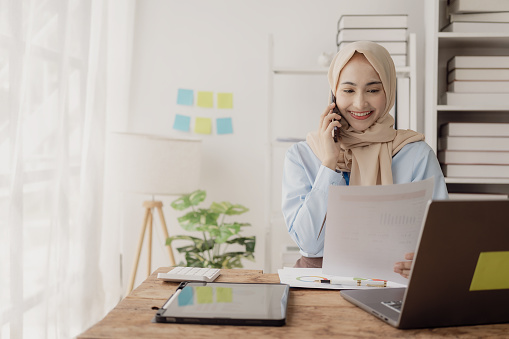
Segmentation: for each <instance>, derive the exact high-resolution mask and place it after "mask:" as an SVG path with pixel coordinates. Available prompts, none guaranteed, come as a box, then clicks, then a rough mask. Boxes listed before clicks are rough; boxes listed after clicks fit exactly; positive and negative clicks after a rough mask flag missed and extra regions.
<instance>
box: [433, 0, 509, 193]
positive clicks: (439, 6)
mask: <svg viewBox="0 0 509 339" xmlns="http://www.w3.org/2000/svg"><path fill="white" fill-rule="evenodd" d="M447 22H448V17H447V1H446V0H432V1H426V18H425V23H426V25H427V26H426V71H425V74H426V79H425V119H424V121H425V134H426V142H427V143H428V144H429V145H430V146H431V147H432V148H433V150H434V151H435V152H437V143H438V138H439V137H440V126H441V125H443V124H445V123H447V122H453V121H454V122H509V97H508V100H507V105H503V106H502V107H485V106H471V105H468V106H467V105H465V106H452V105H443V104H442V103H441V101H440V98H441V96H442V95H443V94H444V93H445V92H446V90H447V89H446V87H447V61H448V60H449V59H450V58H452V57H453V56H456V55H509V32H500V33H454V32H440V29H441V28H443V27H444V26H445V25H446V24H447ZM446 183H447V187H448V189H449V192H454V193H503V194H508V193H509V179H496V178H486V179H474V178H446Z"/></svg>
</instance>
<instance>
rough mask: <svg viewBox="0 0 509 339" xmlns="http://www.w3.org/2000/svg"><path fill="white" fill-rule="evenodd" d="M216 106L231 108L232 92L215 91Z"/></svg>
mask: <svg viewBox="0 0 509 339" xmlns="http://www.w3.org/2000/svg"><path fill="white" fill-rule="evenodd" d="M217 108H233V94H232V93H217Z"/></svg>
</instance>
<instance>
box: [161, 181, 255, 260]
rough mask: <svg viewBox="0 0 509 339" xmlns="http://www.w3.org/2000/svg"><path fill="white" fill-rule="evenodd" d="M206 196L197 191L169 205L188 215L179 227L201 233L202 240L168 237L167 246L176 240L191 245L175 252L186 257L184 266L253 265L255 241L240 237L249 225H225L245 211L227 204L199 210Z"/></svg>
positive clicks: (251, 238) (240, 207) (223, 203)
mask: <svg viewBox="0 0 509 339" xmlns="http://www.w3.org/2000/svg"><path fill="white" fill-rule="evenodd" d="M206 196H207V194H206V192H205V191H203V190H197V191H194V192H192V193H190V194H184V195H182V196H181V197H180V198H178V199H177V200H175V201H173V202H172V203H171V207H173V208H174V209H175V210H178V211H183V210H186V209H189V208H190V209H191V210H190V211H189V212H187V213H186V214H184V215H183V216H181V217H179V218H178V221H179V224H180V226H181V227H182V228H183V229H185V230H186V231H191V232H201V233H202V237H203V238H199V237H193V236H188V235H177V236H172V237H169V238H168V239H167V240H166V244H168V245H169V244H171V243H172V242H173V241H175V240H187V241H190V242H191V244H189V245H187V246H183V247H179V248H177V251H178V252H179V253H183V254H184V255H185V260H186V262H185V263H180V264H179V265H183V266H192V267H210V268H242V267H243V265H242V261H241V259H248V260H251V261H254V249H255V244H256V237H255V236H250V237H243V236H240V232H241V229H242V228H243V227H246V226H251V224H249V223H239V222H235V221H234V222H231V221H227V220H226V219H227V216H228V217H229V216H233V215H240V214H243V213H245V212H247V211H249V209H248V208H246V207H244V206H242V205H238V204H232V203H229V202H225V201H223V202H220V203H217V202H213V203H212V204H211V205H210V207H209V208H198V205H199V204H200V203H201V202H203V201H204V200H205V198H206ZM230 245H240V246H241V248H242V249H243V251H234V252H227V250H228V247H229V246H230Z"/></svg>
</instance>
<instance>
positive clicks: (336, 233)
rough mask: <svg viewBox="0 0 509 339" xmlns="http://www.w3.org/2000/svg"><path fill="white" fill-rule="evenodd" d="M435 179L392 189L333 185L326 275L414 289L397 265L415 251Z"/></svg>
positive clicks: (328, 210)
mask: <svg viewBox="0 0 509 339" xmlns="http://www.w3.org/2000/svg"><path fill="white" fill-rule="evenodd" d="M433 187H434V180H433V178H430V179H427V180H423V181H419V182H414V183H409V184H395V185H386V186H330V189H329V201H328V206H327V223H326V226H325V229H324V230H325V243H324V253H323V273H324V274H330V275H336V276H355V277H364V278H375V279H385V280H390V281H394V282H397V283H401V284H408V279H406V278H403V277H402V276H401V275H399V274H397V273H394V270H393V269H394V264H395V263H396V262H398V261H404V260H405V259H404V257H405V253H408V252H414V251H415V249H416V247H417V241H418V238H419V234H420V231H421V227H422V225H423V218H424V214H425V211H426V205H427V202H428V201H429V200H431V198H432V195H433Z"/></svg>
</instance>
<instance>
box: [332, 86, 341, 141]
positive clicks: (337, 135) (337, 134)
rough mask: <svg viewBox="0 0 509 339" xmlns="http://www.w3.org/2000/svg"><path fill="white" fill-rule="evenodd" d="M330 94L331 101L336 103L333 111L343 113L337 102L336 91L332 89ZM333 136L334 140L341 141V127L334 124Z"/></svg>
mask: <svg viewBox="0 0 509 339" xmlns="http://www.w3.org/2000/svg"><path fill="white" fill-rule="evenodd" d="M330 94H331V102H330V103H331V104H332V103H333V102H334V103H335V104H336V105H335V106H334V108H333V109H332V112H334V113H337V114H339V115H341V113H340V112H339V108H338V104H337V102H336V96H335V95H334V92H333V91H332V90H331V91H330ZM334 121H336V119H334ZM332 138H333V139H334V142H338V141H339V127H337V126H334V136H333V137H332Z"/></svg>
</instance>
